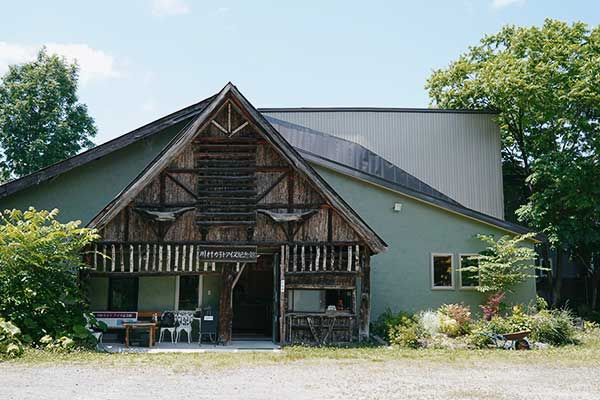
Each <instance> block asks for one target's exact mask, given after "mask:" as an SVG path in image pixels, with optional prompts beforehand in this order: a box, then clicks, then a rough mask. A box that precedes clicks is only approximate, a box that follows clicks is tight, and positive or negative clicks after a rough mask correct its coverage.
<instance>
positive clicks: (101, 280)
mask: <svg viewBox="0 0 600 400" xmlns="http://www.w3.org/2000/svg"><path fill="white" fill-rule="evenodd" d="M85 288H86V293H87V298H88V301H89V302H90V310H92V311H104V310H107V309H108V278H106V277H92V278H89V279H87V280H86V281H85Z"/></svg>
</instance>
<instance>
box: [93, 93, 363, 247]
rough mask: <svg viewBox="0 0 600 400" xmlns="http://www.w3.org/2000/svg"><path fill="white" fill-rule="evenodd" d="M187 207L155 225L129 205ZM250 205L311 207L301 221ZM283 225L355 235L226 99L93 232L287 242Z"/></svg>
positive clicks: (309, 232)
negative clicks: (275, 217) (277, 218)
mask: <svg viewBox="0 0 600 400" xmlns="http://www.w3.org/2000/svg"><path fill="white" fill-rule="evenodd" d="M238 128H239V130H238ZM234 131H235V133H233V132H234ZM189 206H192V207H195V208H196V210H195V211H194V212H189V213H185V214H183V215H182V216H181V217H178V218H177V220H176V221H174V222H172V223H161V224H157V223H156V222H153V221H151V220H149V219H147V218H144V217H143V216H142V215H140V214H139V213H136V212H132V210H133V209H134V208H145V209H149V210H176V209H178V208H181V207H189ZM257 208H265V209H269V210H271V211H274V212H302V211H307V210H311V209H317V210H318V211H317V213H316V214H314V215H312V216H311V217H310V218H308V219H307V220H306V221H303V222H302V223H301V224H295V225H293V226H290V225H286V224H281V223H275V222H273V221H272V220H271V219H269V218H267V217H265V216H264V215H257V213H256V210H257ZM330 213H331V214H332V215H331V217H329V214H330ZM158 225H161V227H159V226H158ZM126 232H127V233H128V237H127V238H126V237H125V233H126ZM290 232H291V233H292V240H294V241H319V242H325V241H358V240H359V238H358V235H357V234H356V233H355V231H354V230H353V228H352V226H350V225H349V224H348V223H347V222H346V221H345V220H344V219H343V218H342V217H341V216H340V215H339V214H338V213H337V212H336V211H335V210H332V209H331V207H330V206H329V205H328V204H327V202H326V201H325V200H324V199H323V197H322V196H321V195H320V194H319V193H318V191H317V190H316V189H315V188H314V187H313V185H312V184H311V183H310V182H309V181H308V180H307V178H306V177H305V176H304V175H303V174H302V173H300V172H299V171H297V170H296V169H295V168H293V167H292V166H291V165H290V164H289V163H288V162H287V161H286V160H285V159H284V157H282V156H281V155H280V154H279V153H278V150H276V149H275V148H274V147H273V146H271V145H270V144H269V143H268V142H267V141H266V140H265V139H264V138H263V137H262V134H261V132H260V131H259V130H258V129H256V128H255V127H254V126H253V125H252V124H250V123H248V120H246V119H245V118H244V117H243V116H242V114H241V113H240V112H239V110H238V109H237V108H236V106H235V105H233V104H232V103H231V102H226V103H225V104H224V105H223V106H222V107H221V108H220V109H219V110H218V112H217V114H216V116H215V117H214V119H212V123H210V124H208V125H206V126H205V127H204V128H203V130H202V131H200V132H199V133H198V134H197V135H196V137H195V139H194V140H193V142H192V143H191V144H190V145H188V146H186V147H184V148H183V149H182V150H181V151H180V152H179V153H178V154H177V155H176V157H175V158H174V159H173V160H172V162H171V163H170V164H169V165H167V166H166V167H165V168H164V169H163V170H162V171H161V173H160V174H159V175H157V176H156V177H155V178H154V179H152V180H151V181H149V182H148V183H147V184H146V186H145V187H144V188H143V189H142V190H141V191H140V192H139V194H138V195H137V196H135V198H133V199H132V200H131V202H130V203H129V204H128V206H127V207H126V208H125V209H124V210H122V211H121V212H120V213H118V214H117V215H116V216H115V217H114V218H113V219H112V220H111V221H109V222H108V223H107V224H106V225H104V227H103V229H102V232H101V233H102V236H103V238H104V240H108V241H124V240H130V241H154V240H160V241H165V242H177V241H195V240H197V241H215V242H220V241H254V242H256V243H258V244H260V242H266V241H268V242H273V241H287V240H289V239H290V237H289V235H286V233H287V234H289V233H290ZM328 233H329V234H328Z"/></svg>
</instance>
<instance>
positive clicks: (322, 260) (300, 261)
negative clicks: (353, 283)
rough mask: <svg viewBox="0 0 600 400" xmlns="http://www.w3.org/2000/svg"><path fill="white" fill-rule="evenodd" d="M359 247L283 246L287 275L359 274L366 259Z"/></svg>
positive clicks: (361, 248) (325, 245)
mask: <svg viewBox="0 0 600 400" xmlns="http://www.w3.org/2000/svg"><path fill="white" fill-rule="evenodd" d="M364 254H365V252H364V247H362V246H359V245H328V244H317V245H311V244H308V245H307V244H294V245H284V246H281V261H280V262H281V263H283V264H284V266H285V271H286V273H323V272H359V271H360V268H361V264H362V262H363V257H364Z"/></svg>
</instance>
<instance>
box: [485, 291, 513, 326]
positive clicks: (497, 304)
mask: <svg viewBox="0 0 600 400" xmlns="http://www.w3.org/2000/svg"><path fill="white" fill-rule="evenodd" d="M505 297H506V295H505V294H504V293H502V292H498V293H493V294H491V295H490V296H488V298H487V300H486V302H485V304H482V305H480V306H479V307H481V310H482V311H483V318H484V319H485V320H486V321H490V320H491V319H492V318H493V317H494V316H496V315H498V313H499V312H500V308H501V306H502V301H503V300H504V298H505Z"/></svg>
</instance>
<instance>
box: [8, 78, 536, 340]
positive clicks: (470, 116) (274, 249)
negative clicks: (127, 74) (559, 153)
mask: <svg viewBox="0 0 600 400" xmlns="http://www.w3.org/2000/svg"><path fill="white" fill-rule="evenodd" d="M378 115H379V117H378ZM381 115H383V117H381ZM492 117H493V115H490V114H486V113H475V112H450V111H441V110H436V111H426V110H393V109H335V110H334V109H265V110H262V112H261V111H258V110H256V109H255V108H254V107H253V106H252V105H251V104H250V103H249V102H248V100H246V99H245V98H244V97H243V96H242V95H241V93H240V92H239V91H238V90H237V88H236V87H235V86H233V85H232V84H228V85H226V86H225V88H223V89H222V90H221V91H220V92H219V93H218V94H216V95H214V96H212V97H210V98H208V99H205V100H203V101H201V102H199V103H197V104H194V105H192V106H190V107H187V108H185V109H183V110H180V111H177V112H175V113H173V114H170V115H168V116H166V117H163V118H161V119H159V120H157V121H154V122H152V123H150V124H148V125H145V126H143V127H141V128H139V129H136V130H134V131H132V132H130V133H127V134H125V135H123V136H120V137H118V138H116V139H114V140H112V141H110V142H107V143H105V144H103V145H100V146H98V147H96V148H94V149H91V150H88V151H86V152H84V153H82V154H79V155H77V156H75V157H72V158H70V159H68V160H65V161H63V162H60V163H58V164H55V165H52V166H49V167H47V168H45V169H43V170H41V171H39V172H36V173H34V174H32V175H29V176H26V177H23V178H21V179H18V180H15V181H12V182H10V183H7V184H5V185H3V186H1V187H0V206H1V207H2V208H26V207H28V206H34V207H36V208H38V209H51V208H59V209H60V210H61V218H62V219H63V220H74V219H77V220H81V221H83V223H84V224H86V225H87V226H91V227H95V228H98V229H99V230H100V233H101V235H102V240H101V241H99V242H98V243H96V244H95V245H94V249H95V250H96V251H99V252H102V253H104V254H106V255H108V256H109V257H108V258H105V257H101V256H90V257H88V260H87V261H88V263H89V265H90V271H89V273H88V274H87V275H86V276H85V277H84V279H85V282H86V284H87V287H88V293H89V298H90V303H91V307H92V309H95V310H98V311H101V310H110V311H133V310H137V311H140V312H145V313H148V314H151V313H155V312H160V311H163V310H171V309H178V310H193V309H196V308H200V307H201V308H207V307H210V309H211V310H212V312H213V313H214V314H215V315H218V321H219V323H218V325H219V335H220V336H221V337H222V339H223V340H225V341H228V340H230V339H231V337H232V335H233V336H236V335H238V336H239V335H254V336H261V337H269V338H272V340H274V341H279V342H282V343H298V342H319V343H320V342H323V341H333V342H347V341H352V340H357V339H363V338H365V337H367V336H368V334H369V321H370V320H372V319H373V318H375V317H376V316H377V315H379V314H380V313H381V312H383V311H384V310H385V309H386V308H387V307H389V308H392V309H395V310H406V311H417V310H422V309H427V308H433V307H437V306H439V305H441V304H443V303H450V302H452V303H455V302H463V303H467V304H470V305H472V306H476V305H477V304H479V303H480V302H481V300H482V298H481V295H480V294H479V293H478V292H477V291H476V290H474V288H475V285H476V284H477V281H476V279H475V278H474V277H473V276H468V275H467V274H461V273H460V271H459V268H460V266H461V265H464V263H466V262H469V261H468V258H469V256H470V255H472V254H474V253H477V252H479V251H481V250H483V245H482V243H481V242H480V241H479V240H478V239H477V238H476V237H475V236H476V235H477V234H481V233H485V234H494V235H502V234H518V233H524V232H526V229H525V228H523V227H520V226H518V225H514V224H511V223H508V222H506V221H504V220H502V216H503V209H502V190H501V188H502V178H501V170H500V168H501V166H500V161H499V157H500V154H499V136H498V135H499V134H498V130H497V128H496V127H495V126H494V124H493V121H492ZM361 121H362V122H361ZM365 121H366V123H367V125H365V126H364V127H361V124H364V123H365ZM323 131H326V132H323ZM378 131H380V132H383V134H381V135H379V136H378V134H377V132H378ZM394 131H395V132H397V136H398V137H395V136H394V135H393V134H392V133H390V132H394ZM422 131H423V132H426V133H422ZM357 132H358V133H360V132H363V133H364V137H362V138H359V137H358V136H357ZM411 132H412V134H413V136H416V135H420V136H421V137H420V138H415V137H412V138H411ZM448 136H450V137H448ZM349 139H354V140H349ZM401 139H402V140H401ZM400 140H401V141H402V142H403V143H404V145H399V144H398V143H397V141H400ZM361 142H362V144H361ZM388 148H389V149H393V150H392V153H390V154H391V155H392V156H394V157H395V158H396V163H397V164H401V165H395V164H396V163H394V164H393V163H391V162H389V161H387V160H386V159H385V158H383V157H382V156H380V155H379V154H378V153H385V152H386V151H387V150H386V149H388ZM394 149H397V150H394ZM396 153H402V154H404V156H402V155H398V154H396ZM447 153H450V155H449V154H447ZM390 158H393V157H390ZM403 160H407V161H406V164H405V165H402V161H403ZM423 160H427V161H426V162H423ZM453 160H459V162H454V161H453ZM436 171H438V173H439V175H440V176H442V178H439V179H438V178H436V177H437V175H436ZM456 198H459V199H460V200H457V199H456ZM464 204H468V205H469V206H468V207H467V206H465V205H464ZM534 297H535V282H534V281H533V280H530V281H527V282H526V283H525V284H523V285H522V286H521V287H520V288H519V289H518V290H517V292H516V293H514V294H513V296H512V300H513V301H519V302H528V301H530V300H532V299H533V298H534Z"/></svg>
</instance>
